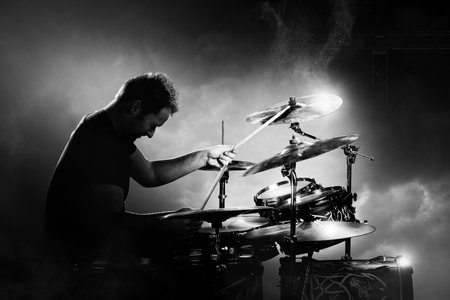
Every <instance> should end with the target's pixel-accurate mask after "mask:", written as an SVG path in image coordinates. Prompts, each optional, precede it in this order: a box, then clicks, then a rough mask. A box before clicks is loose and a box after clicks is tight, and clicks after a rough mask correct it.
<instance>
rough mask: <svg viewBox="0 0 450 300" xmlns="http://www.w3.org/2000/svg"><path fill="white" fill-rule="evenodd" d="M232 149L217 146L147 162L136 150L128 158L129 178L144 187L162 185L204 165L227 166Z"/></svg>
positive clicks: (230, 158)
mask: <svg viewBox="0 0 450 300" xmlns="http://www.w3.org/2000/svg"><path fill="white" fill-rule="evenodd" d="M232 149H233V146H228V145H219V146H215V147H211V148H206V149H202V150H198V151H194V152H191V153H188V154H185V155H182V156H179V157H176V158H172V159H165V160H157V161H149V160H147V159H146V158H145V157H144V155H143V154H142V153H141V151H140V150H139V149H138V148H136V151H134V153H133V154H132V155H131V156H130V158H129V161H130V172H131V177H132V178H133V179H134V180H136V182H138V183H139V184H140V185H142V186H144V187H155V186H160V185H164V184H166V183H169V182H172V181H174V180H176V179H178V178H180V177H183V176H185V175H187V174H189V173H191V172H193V171H195V170H198V169H200V168H201V167H204V166H206V165H212V166H216V167H221V166H222V165H228V164H229V163H230V162H231V161H232V160H233V158H234V157H235V154H234V152H232Z"/></svg>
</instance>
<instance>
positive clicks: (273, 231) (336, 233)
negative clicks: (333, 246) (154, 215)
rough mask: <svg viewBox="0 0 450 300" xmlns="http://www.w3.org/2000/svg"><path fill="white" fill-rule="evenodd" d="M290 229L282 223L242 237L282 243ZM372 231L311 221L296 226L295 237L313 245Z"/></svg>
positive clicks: (360, 226) (355, 225) (368, 227)
mask: <svg viewBox="0 0 450 300" xmlns="http://www.w3.org/2000/svg"><path fill="white" fill-rule="evenodd" d="M290 229H291V224H290V223H284V224H281V225H274V226H269V227H263V228H259V229H255V230H252V231H250V232H248V233H246V234H245V235H244V237H245V238H247V239H250V240H260V239H267V240H272V241H275V242H284V241H286V237H289V234H290ZM374 231H375V227H374V226H372V225H368V224H362V223H356V222H339V221H313V222H301V223H299V224H297V225H296V228H295V235H296V236H297V242H299V243H315V242H331V241H337V240H345V239H348V238H353V237H356V236H361V235H365V234H369V233H371V232H374Z"/></svg>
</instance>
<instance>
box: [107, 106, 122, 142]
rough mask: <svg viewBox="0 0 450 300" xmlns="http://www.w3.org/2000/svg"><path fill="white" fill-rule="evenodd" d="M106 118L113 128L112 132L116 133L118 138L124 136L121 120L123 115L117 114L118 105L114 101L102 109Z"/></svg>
mask: <svg viewBox="0 0 450 300" xmlns="http://www.w3.org/2000/svg"><path fill="white" fill-rule="evenodd" d="M103 109H104V110H105V112H106V115H107V116H108V118H109V120H110V121H111V124H112V125H113V127H114V130H115V131H116V132H117V134H118V135H119V136H124V135H125V132H124V127H125V126H124V124H125V122H124V121H125V120H124V119H123V115H122V114H121V113H120V112H119V107H118V104H117V103H116V102H115V101H112V102H110V103H109V104H108V105H107V106H105V107H104V108H103Z"/></svg>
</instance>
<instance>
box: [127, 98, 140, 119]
mask: <svg viewBox="0 0 450 300" xmlns="http://www.w3.org/2000/svg"><path fill="white" fill-rule="evenodd" d="M129 111H130V113H131V114H133V115H135V116H138V115H140V114H141V112H142V101H141V100H139V99H137V100H134V101H133V102H132V103H131V106H130V110H129Z"/></svg>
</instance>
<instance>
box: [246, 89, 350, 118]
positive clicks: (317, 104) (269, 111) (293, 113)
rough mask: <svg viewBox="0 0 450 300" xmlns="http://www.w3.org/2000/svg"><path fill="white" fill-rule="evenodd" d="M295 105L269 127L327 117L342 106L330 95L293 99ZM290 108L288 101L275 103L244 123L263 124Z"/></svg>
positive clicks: (250, 116)
mask: <svg viewBox="0 0 450 300" xmlns="http://www.w3.org/2000/svg"><path fill="white" fill-rule="evenodd" d="M295 100H296V104H295V106H292V107H291V108H289V109H288V110H287V111H286V112H285V113H283V114H282V115H281V116H280V117H278V118H277V119H276V120H275V121H273V122H272V123H271V124H270V125H277V124H286V123H293V122H298V121H310V120H313V119H316V118H320V117H323V116H325V115H328V114H330V113H332V112H334V111H335V110H337V109H338V108H339V107H340V106H341V105H342V99H341V98H340V97H339V96H335V95H330V94H317V95H308V96H303V97H299V98H295ZM287 106H291V103H290V100H288V101H283V102H280V103H277V104H275V105H273V106H271V107H269V108H266V109H265V110H262V111H258V112H254V113H252V114H250V115H248V116H247V118H246V121H247V122H250V123H252V124H264V123H265V122H266V121H267V120H269V119H270V118H271V117H273V116H275V115H276V114H277V113H278V112H281V111H282V110H283V109H285V108H286V107H287Z"/></svg>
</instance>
